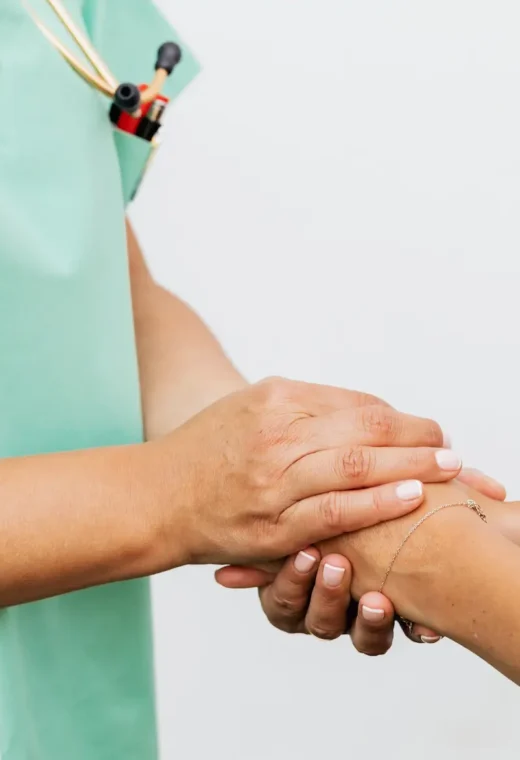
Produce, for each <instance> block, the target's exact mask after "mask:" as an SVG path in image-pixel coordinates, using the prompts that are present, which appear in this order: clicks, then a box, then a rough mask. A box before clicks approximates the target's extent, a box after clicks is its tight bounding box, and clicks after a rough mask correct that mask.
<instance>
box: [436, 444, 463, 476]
mask: <svg viewBox="0 0 520 760" xmlns="http://www.w3.org/2000/svg"><path fill="white" fill-rule="evenodd" d="M435 459H436V460H437V464H438V465H439V467H440V469H441V470H445V471H446V472H455V471H456V470H460V467H461V465H462V461H461V458H460V457H459V455H458V454H455V452H454V451H451V450H450V449H441V450H440V451H437V452H436V454H435Z"/></svg>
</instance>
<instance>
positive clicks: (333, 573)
mask: <svg viewBox="0 0 520 760" xmlns="http://www.w3.org/2000/svg"><path fill="white" fill-rule="evenodd" d="M344 575H345V568H344V567H335V566H334V565H329V564H327V563H325V565H324V567H323V582H324V583H325V585H326V586H329V587H330V588H336V587H337V586H339V585H340V583H341V581H342V580H343V576H344Z"/></svg>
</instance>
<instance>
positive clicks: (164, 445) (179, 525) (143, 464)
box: [138, 433, 194, 575]
mask: <svg viewBox="0 0 520 760" xmlns="http://www.w3.org/2000/svg"><path fill="white" fill-rule="evenodd" d="M176 438H177V434H176V433H175V434H173V435H170V436H168V438H166V439H161V440H159V441H154V442H151V443H145V444H143V446H142V451H141V460H140V463H139V477H138V481H139V483H140V485H141V486H142V493H141V494H140V497H139V498H140V503H141V505H142V514H141V519H140V520H138V524H139V526H140V528H141V534H140V548H141V553H142V557H143V562H144V563H145V565H146V573H145V574H146V575H154V574H156V573H160V572H164V571H166V570H172V569H174V568H176V567H181V566H183V565H186V564H190V562H191V561H192V552H191V549H190V545H191V544H192V543H193V540H192V538H193V537H192V533H193V521H192V520H191V519H190V517H191V516H192V513H193V511H194V510H193V505H192V499H191V496H190V490H191V489H190V482H189V478H188V477H187V474H188V472H189V468H187V467H183V465H182V462H181V447H180V446H178V445H177V443H176V441H175V440H173V439H176ZM190 513H191V514H190Z"/></svg>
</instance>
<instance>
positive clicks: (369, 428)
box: [361, 406, 401, 443]
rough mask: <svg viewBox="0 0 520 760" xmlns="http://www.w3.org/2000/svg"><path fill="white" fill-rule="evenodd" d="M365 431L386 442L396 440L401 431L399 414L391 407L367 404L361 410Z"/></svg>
mask: <svg viewBox="0 0 520 760" xmlns="http://www.w3.org/2000/svg"><path fill="white" fill-rule="evenodd" d="M361 419H362V425H363V429H364V430H365V432H367V433H370V434H371V435H373V436H376V437H377V438H378V439H381V441H382V442H383V443H384V442H386V441H392V440H394V439H395V438H396V437H397V436H398V434H399V431H400V427H401V424H400V418H399V415H398V414H397V413H396V412H395V411H394V410H393V409H390V408H389V407H385V406H366V407H364V408H363V410H362V412H361Z"/></svg>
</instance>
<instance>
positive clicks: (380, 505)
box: [371, 486, 388, 521]
mask: <svg viewBox="0 0 520 760" xmlns="http://www.w3.org/2000/svg"><path fill="white" fill-rule="evenodd" d="M371 499H372V510H373V512H374V513H375V515H376V516H377V517H378V518H379V520H380V521H382V520H384V519H385V514H386V513H387V506H388V502H387V500H386V499H385V496H384V486H383V487H379V488H375V489H374V490H373V492H372V494H371Z"/></svg>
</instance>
